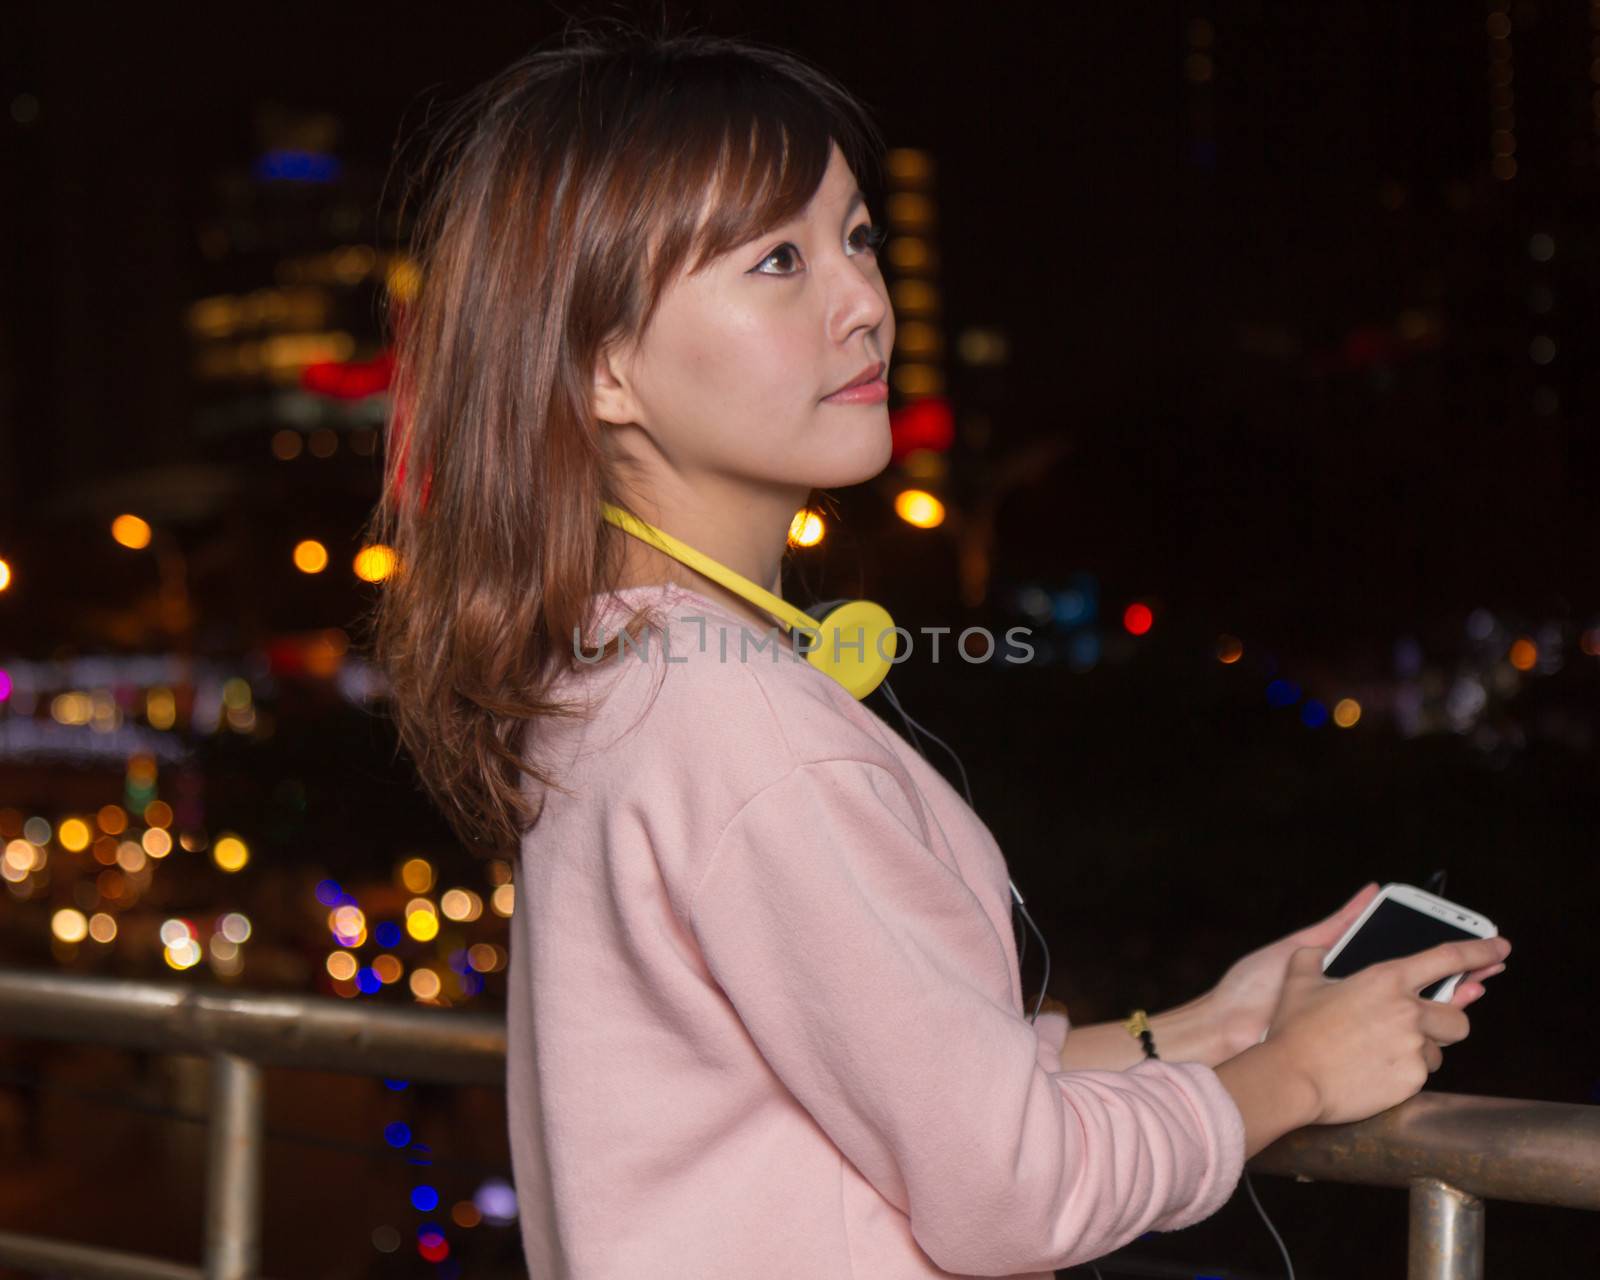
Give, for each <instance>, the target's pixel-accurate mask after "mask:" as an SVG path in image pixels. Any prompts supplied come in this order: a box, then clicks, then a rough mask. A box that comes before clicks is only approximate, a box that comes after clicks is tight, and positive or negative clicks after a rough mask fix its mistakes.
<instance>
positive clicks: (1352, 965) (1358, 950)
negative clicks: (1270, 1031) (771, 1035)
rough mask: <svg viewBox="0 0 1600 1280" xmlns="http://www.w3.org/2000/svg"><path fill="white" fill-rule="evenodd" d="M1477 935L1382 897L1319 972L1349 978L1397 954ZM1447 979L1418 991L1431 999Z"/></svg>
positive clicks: (1410, 952)
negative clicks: (1325, 966) (1330, 961)
mask: <svg viewBox="0 0 1600 1280" xmlns="http://www.w3.org/2000/svg"><path fill="white" fill-rule="evenodd" d="M1477 936H1478V935H1477V934H1475V933H1468V932H1467V931H1466V930H1465V929H1462V928H1460V927H1459V926H1457V925H1453V924H1451V923H1450V922H1449V921H1448V920H1439V919H1436V918H1435V917H1433V916H1430V915H1424V914H1423V913H1422V912H1420V911H1417V910H1415V909H1414V908H1412V907H1408V906H1405V905H1403V904H1402V903H1399V902H1396V901H1395V900H1394V899H1393V898H1385V899H1384V900H1383V901H1382V902H1380V903H1379V904H1378V909H1377V910H1376V911H1374V912H1373V913H1372V914H1371V915H1370V916H1368V917H1367V919H1366V922H1365V923H1364V924H1363V925H1362V926H1361V928H1360V930H1359V931H1358V932H1357V934H1356V936H1355V937H1353V938H1351V939H1350V941H1349V942H1347V943H1345V944H1344V949H1343V950H1342V951H1340V952H1339V954H1338V955H1336V956H1335V957H1334V958H1333V962H1332V963H1331V964H1330V965H1329V966H1328V967H1327V968H1326V969H1324V970H1323V971H1322V972H1323V973H1324V974H1325V975H1326V976H1327V977H1330V978H1348V977H1349V976H1350V975H1351V974H1352V973H1359V972H1360V971H1361V970H1362V969H1365V968H1366V967H1367V966H1368V965H1371V964H1378V963H1380V962H1381V961H1384V960H1394V959H1396V958H1397V957H1399V956H1411V955H1416V953H1417V952H1419V951H1426V950H1427V949H1428V948H1429V947H1436V946H1438V945H1439V944H1440V943H1441V942H1454V941H1456V939H1458V938H1476V937H1477ZM1448 981H1449V978H1448V977H1445V978H1440V979H1439V980H1438V981H1437V982H1435V983H1432V984H1430V985H1429V986H1426V987H1424V988H1423V989H1422V990H1421V991H1420V992H1419V993H1418V994H1419V995H1421V996H1422V998H1423V999H1424V1000H1431V999H1433V995H1434V992H1436V991H1438V990H1439V988H1440V987H1442V986H1444V984H1445V983H1446V982H1448Z"/></svg>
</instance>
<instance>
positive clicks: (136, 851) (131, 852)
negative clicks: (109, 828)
mask: <svg viewBox="0 0 1600 1280" xmlns="http://www.w3.org/2000/svg"><path fill="white" fill-rule="evenodd" d="M117 865H118V866H119V867H121V868H122V869H123V870H124V871H126V872H128V873H129V874H132V873H134V872H138V871H143V870H144V868H145V852H144V850H143V849H142V848H140V847H139V846H138V845H136V844H134V842H133V841H132V840H124V841H123V842H122V843H121V844H119V845H118V846H117Z"/></svg>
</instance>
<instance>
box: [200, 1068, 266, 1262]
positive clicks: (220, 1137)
mask: <svg viewBox="0 0 1600 1280" xmlns="http://www.w3.org/2000/svg"><path fill="white" fill-rule="evenodd" d="M211 1071H212V1077H211V1151H210V1159H209V1161H208V1163H207V1168H206V1247H205V1274H206V1280H253V1278H254V1276H255V1274H256V1271H257V1269H258V1268H259V1267H260V1265H261V1129H262V1124H261V1068H260V1067H259V1066H257V1065H256V1064H255V1063H254V1062H251V1061H250V1059H248V1058H242V1057H240V1056H239V1055H238V1054H233V1053H218V1054H214V1055H212V1058H211Z"/></svg>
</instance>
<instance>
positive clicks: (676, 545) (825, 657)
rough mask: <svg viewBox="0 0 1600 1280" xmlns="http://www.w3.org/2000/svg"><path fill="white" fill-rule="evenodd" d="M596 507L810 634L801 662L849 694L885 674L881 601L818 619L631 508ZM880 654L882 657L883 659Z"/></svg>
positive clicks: (889, 635)
mask: <svg viewBox="0 0 1600 1280" xmlns="http://www.w3.org/2000/svg"><path fill="white" fill-rule="evenodd" d="M601 510H602V511H604V513H605V517H606V519H607V520H609V521H610V522H611V523H612V524H614V525H616V526H617V528H619V529H621V530H623V531H624V532H626V533H631V534H632V535H633V536H634V537H636V538H638V539H639V540H640V541H642V542H647V543H649V544H650V545H651V546H653V547H655V548H656V549H657V550H658V551H663V552H665V553H666V554H667V555H669V556H671V557H672V558H673V559H674V560H677V561H680V562H681V563H683V564H686V565H688V566H689V568H691V569H693V570H694V571H695V572H696V573H699V574H703V575H704V576H705V577H707V578H710V579H711V580H712V581H713V582H719V583H721V584H722V585H723V586H725V587H726V588H728V590H729V591H731V592H733V593H734V594H735V595H737V596H742V597H743V598H744V599H746V600H748V601H749V602H750V603H751V604H753V605H755V606H756V607H757V608H758V609H761V610H764V611H765V612H767V613H770V614H771V615H772V616H773V617H775V618H777V619H778V620H779V621H780V622H782V623H784V624H785V626H787V627H788V628H789V629H790V630H792V631H802V632H804V633H806V634H807V635H808V636H810V637H813V638H814V639H813V641H812V646H813V647H811V648H809V649H807V650H806V651H805V655H806V661H807V662H809V663H810V664H811V665H812V666H814V667H815V668H817V670H819V671H822V672H824V673H826V674H827V675H830V676H832V677H833V678H834V679H835V680H837V681H838V682H839V683H840V684H842V685H843V686H844V687H845V688H846V689H847V690H849V692H850V695H851V697H853V698H857V699H860V698H865V697H866V696H867V695H868V694H869V693H871V692H872V691H873V690H874V689H876V688H877V687H878V686H879V685H880V684H882V683H883V679H884V677H885V676H887V675H888V674H889V668H890V666H891V665H892V664H893V662H894V656H895V653H896V652H897V646H898V645H899V641H900V637H899V636H898V634H896V632H895V629H894V619H893V618H891V617H890V616H889V611H888V610H887V609H885V608H884V607H883V606H882V605H881V604H874V603H873V602H872V601H871V600H847V601H845V602H844V603H843V604H841V605H839V606H838V607H837V608H833V609H830V610H828V613H827V615H826V616H825V617H824V618H823V619H822V621H821V622H818V621H817V620H816V619H815V618H813V617H811V616H810V615H809V614H806V613H803V612H802V611H801V610H799V609H796V608H795V607H794V606H793V605H792V604H790V603H789V602H788V601H787V600H783V599H780V598H779V597H778V596H775V595H773V594H772V592H770V591H766V590H763V589H762V588H761V587H758V586H756V584H755V583H753V582H751V581H750V579H749V578H746V577H744V576H743V575H741V574H737V573H735V572H734V571H733V570H732V569H730V568H728V566H727V565H724V564H718V563H717V561H715V560H713V559H712V558H711V557H710V556H708V555H703V554H701V553H700V552H698V551H696V550H695V549H694V548H693V547H691V546H688V545H686V544H685V543H682V542H679V541H678V539H676V538H674V537H673V536H672V535H671V534H670V533H663V532H662V531H661V530H660V529H657V528H656V527H655V526H654V525H651V524H646V523H645V522H644V521H643V520H641V519H639V517H638V516H636V515H634V514H633V513H632V512H629V511H624V510H623V509H622V508H621V507H616V506H612V505H611V503H609V502H607V503H603V504H601ZM828 637H831V640H830V639H828ZM885 654H887V655H888V656H887V657H885V656H884V655H885Z"/></svg>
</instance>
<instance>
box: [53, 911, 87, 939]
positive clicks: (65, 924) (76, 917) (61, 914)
mask: <svg viewBox="0 0 1600 1280" xmlns="http://www.w3.org/2000/svg"><path fill="white" fill-rule="evenodd" d="M50 932H51V933H53V934H54V935H55V936H56V939H57V940H58V941H60V942H82V941H83V940H84V939H85V938H87V937H88V936H89V922H88V920H86V919H85V918H84V914H83V912H81V911H78V910H76V909H74V908H72V907H62V908H61V910H59V911H57V912H56V913H55V915H53V916H51V917H50Z"/></svg>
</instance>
